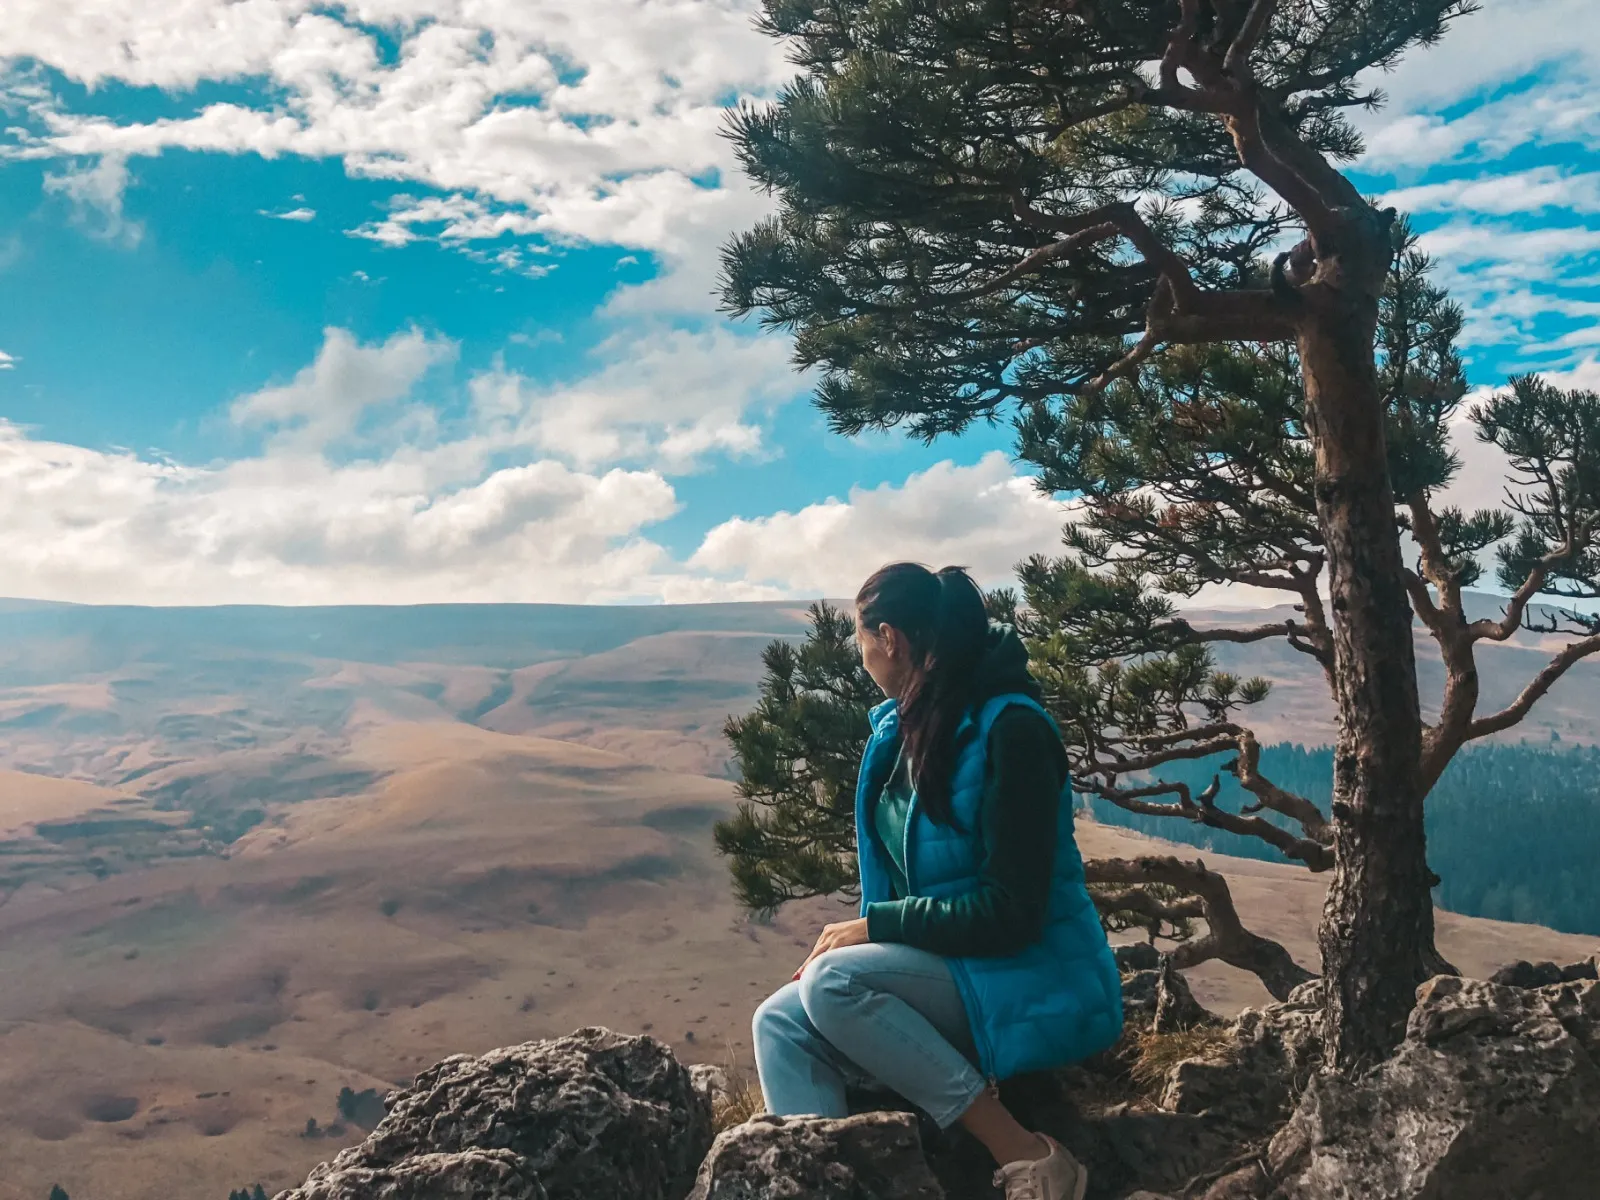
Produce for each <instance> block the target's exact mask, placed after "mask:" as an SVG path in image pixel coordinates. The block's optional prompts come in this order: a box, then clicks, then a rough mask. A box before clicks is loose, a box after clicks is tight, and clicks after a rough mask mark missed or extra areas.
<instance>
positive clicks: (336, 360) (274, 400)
mask: <svg viewBox="0 0 1600 1200" xmlns="http://www.w3.org/2000/svg"><path fill="white" fill-rule="evenodd" d="M454 354H455V345H454V343H452V342H449V341H447V340H444V339H436V338H429V337H428V336H427V335H426V334H424V333H423V332H422V331H421V330H418V329H410V330H407V331H406V332H404V333H397V334H395V335H394V336H393V337H391V338H390V339H389V340H388V341H387V342H384V343H383V344H382V345H377V346H363V345H361V344H359V343H358V342H357V341H356V340H355V338H353V337H352V336H351V335H350V334H349V333H348V332H346V331H345V330H343V329H329V330H327V331H326V333H325V335H324V341H323V344H322V349H321V350H319V351H318V353H317V357H316V361H314V362H313V363H312V364H311V365H310V366H309V367H306V368H305V369H304V370H302V371H300V372H299V373H298V374H297V375H296V376H295V377H294V379H293V380H291V381H290V382H289V383H286V384H283V385H281V386H278V387H269V388H263V389H262V390H261V391H258V392H254V393H252V394H251V395H248V396H243V397H241V398H240V399H238V400H236V401H235V402H234V403H233V406H232V408H231V410H230V415H231V417H232V419H233V420H234V421H235V422H236V423H237V424H239V425H243V426H263V425H269V426H272V427H274V429H275V430H276V433H275V436H276V438H277V439H278V440H280V441H283V442H292V443H295V444H299V445H304V446H310V447H322V446H326V445H327V444H328V443H330V442H332V441H335V440H337V439H338V438H341V437H345V436H348V435H349V434H351V433H353V432H354V431H355V430H356V427H357V426H358V425H359V424H360V422H361V420H362V418H363V417H364V416H365V415H366V414H367V413H368V412H369V411H370V410H372V409H375V408H378V407H380V406H383V405H389V404H393V403H395V402H396V401H399V400H402V399H404V398H405V397H406V396H408V395H410V393H411V390H412V388H414V387H415V386H416V385H417V383H418V381H420V380H421V378H422V377H423V375H424V374H426V373H427V371H428V370H429V369H430V368H432V367H434V366H436V365H438V364H439V363H441V362H445V361H447V360H448V359H450V358H451V357H452V356H453V355H454Z"/></svg>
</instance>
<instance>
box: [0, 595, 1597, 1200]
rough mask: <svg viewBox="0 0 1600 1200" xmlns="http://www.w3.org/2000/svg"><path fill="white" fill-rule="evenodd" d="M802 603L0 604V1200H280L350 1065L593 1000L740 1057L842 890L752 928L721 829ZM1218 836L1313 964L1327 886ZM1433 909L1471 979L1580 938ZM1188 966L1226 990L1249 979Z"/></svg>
mask: <svg viewBox="0 0 1600 1200" xmlns="http://www.w3.org/2000/svg"><path fill="white" fill-rule="evenodd" d="M804 617H805V614H804V611H803V609H802V608H799V607H796V606H790V605H749V606H742V605H722V606H705V607H689V608H656V609H592V610H586V609H549V610H545V609H536V608H516V607H513V606H507V607H506V608H504V609H501V608H489V609H483V610H479V609H476V608H460V609H453V610H449V611H435V610H426V609H423V610H417V609H393V610H386V609H372V610H273V609H263V610H209V609H208V610H140V609H110V610H102V609H73V608H70V607H67V606H55V605H28V604H22V603H16V602H13V603H10V604H7V605H5V606H3V607H0V1164H4V1167H3V1169H0V1200H43V1197H44V1196H45V1195H46V1194H47V1193H48V1191H49V1189H50V1187H51V1186H52V1185H53V1184H57V1183H59V1184H61V1185H62V1186H63V1187H65V1188H66V1190H67V1191H68V1192H69V1193H70V1194H71V1195H72V1197H73V1200H158V1198H159V1200H223V1198H224V1197H226V1196H227V1194H228V1193H229V1191H231V1190H232V1189H235V1188H238V1187H242V1186H250V1185H253V1184H255V1183H257V1182H260V1183H262V1184H263V1185H264V1186H265V1188H266V1190H267V1191H268V1192H269V1193H270V1192H272V1191H274V1190H275V1189H277V1188H279V1187H282V1186H286V1185H287V1184H289V1183H290V1182H291V1181H294V1180H298V1179H299V1178H301V1177H303V1175H304V1172H305V1170H306V1169H307V1168H308V1167H309V1166H310V1165H311V1164H313V1163H315V1162H317V1161H320V1160H322V1159H325V1158H328V1157H331V1155H332V1154H333V1153H334V1152H336V1150H337V1149H338V1148H339V1147H340V1146H341V1145H344V1144H348V1143H351V1142H354V1141H356V1140H359V1138H360V1137H361V1136H362V1130H361V1127H360V1123H359V1122H361V1121H368V1122H370V1119H371V1118H370V1112H371V1109H370V1105H367V1106H365V1107H361V1106H356V1107H355V1108H352V1109H351V1111H353V1112H354V1113H355V1116H353V1117H352V1116H350V1115H348V1114H342V1113H341V1111H340V1104H339V1097H340V1094H341V1091H342V1090H344V1089H349V1092H350V1094H352V1095H361V1094H365V1093H368V1092H369V1091H370V1092H376V1093H379V1094H381V1093H382V1092H383V1091H384V1090H385V1089H386V1088H388V1087H390V1086H392V1085H394V1084H396V1083H400V1082H403V1081H405V1080H408V1079H409V1078H410V1077H411V1076H412V1075H413V1074H415V1072H416V1071H418V1070H419V1069H421V1068H422V1067H423V1066H426V1065H428V1064H431V1063H433V1062H435V1061H437V1060H438V1059H440V1058H442V1057H445V1056H447V1055H450V1054H453V1053H476V1052H481V1051H484V1050H486V1049H489V1048H491V1047H493V1046H496V1045H503V1044H506V1043H510V1042H516V1041H520V1040H525V1039H530V1038H539V1037H546V1036H552V1035H556V1034H560V1033H565V1032H567V1031H569V1030H571V1029H573V1028H576V1027H578V1026H581V1025H585V1024H606V1025H612V1026H614V1027H616V1028H619V1029H624V1030H629V1031H649V1032H651V1033H653V1034H654V1035H656V1036H658V1037H660V1038H662V1039H663V1040H664V1041H666V1042H668V1043H669V1044H670V1045H671V1046H672V1047H673V1049H674V1050H675V1051H676V1052H677V1053H678V1054H679V1055H680V1056H682V1057H684V1058H686V1059H690V1060H708V1061H718V1062H721V1061H729V1060H731V1061H733V1062H735V1063H742V1062H745V1061H747V1060H748V1053H749V1044H748V1022H749V1017H750V1013H751V1011H752V1009H753V1008H754V1006H755V1004H756V1003H757V1002H758V1001H759V1000H760V998H761V997H763V996H764V995H765V994H767V993H768V992H769V991H770V990H772V989H773V988H774V987H776V986H778V985H779V984H781V983H782V982H783V981H785V980H786V979H787V978H788V976H789V973H790V972H791V971H792V970H793V967H794V965H795V964H796V963H797V962H798V961H799V960H800V959H801V958H802V957H803V956H804V954H805V952H806V950H807V949H808V948H809V945H810V942H811V940H812V937H813V936H814V934H815V931H816V929H817V928H818V927H819V926H820V924H821V923H823V922H824V921H826V920H829V919H834V918H835V915H836V914H838V913H840V912H841V911H843V910H842V909H841V907H840V906H839V905H838V904H837V903H835V902H832V901H826V900H816V901H811V902H807V903H806V904H801V905H794V906H791V907H790V908H788V909H786V910H784V911H783V912H782V913H780V914H779V915H778V917H777V918H775V919H774V920H773V921H771V922H770V923H761V922H756V921H752V920H751V919H749V918H748V917H747V916H745V915H744V914H742V913H741V912H740V911H739V910H738V909H737V907H736V906H735V905H734V903H733V901H732V899H731V897H730V895H729V888H728V885H727V881H726V870H725V867H724V866H723V864H722V863H721V862H720V861H719V860H718V858H717V857H716V855H715V854H714V852H713V850H712V847H711V839H710V828H711V825H712V824H713V822H714V821H715V820H717V819H719V818H720V817H721V816H723V815H725V814H727V813H728V812H730V811H731V810H732V807H733V804H734V792H733V787H732V784H731V782H730V780H729V779H728V770H727V765H726V754H725V751H724V750H723V747H722V741H721V725H722V722H723V720H724V719H725V717H726V716H727V715H728V714H729V713H732V712H739V711H743V710H744V709H746V708H748V707H749V706H750V704H751V703H753V701H754V699H755V695H756V688H757V684H758V681H759V678H760V670H761V666H760V650H761V648H762V646H764V645H765V644H766V642H767V641H768V640H770V639H771V638H773V637H780V636H798V635H800V634H801V633H802V632H803V630H804ZM1538 652H1539V651H1538V648H1537V647H1534V646H1522V647H1510V648H1507V649H1506V650H1504V651H1497V653H1503V654H1505V655H1507V656H1509V655H1513V654H1516V655H1523V656H1527V657H1529V658H1532V657H1533V655H1535V654H1537V653H1538ZM1508 661H1509V660H1508ZM1520 661H1521V660H1520V659H1519V660H1517V663H1518V669H1519V670H1520ZM1291 665H1294V666H1298V664H1291ZM1256 669H1263V670H1266V669H1270V670H1273V671H1274V672H1275V671H1277V670H1278V667H1277V664H1268V665H1267V666H1265V667H1261V668H1256ZM1301 669H1303V668H1301ZM1502 674H1503V675H1505V676H1507V677H1509V675H1510V672H1509V671H1506V672H1502ZM1316 683H1320V680H1318V679H1315V678H1312V679H1309V680H1305V681H1302V680H1300V679H1298V678H1297V677H1294V676H1292V675H1291V677H1290V681H1289V686H1286V687H1284V688H1283V689H1280V692H1279V695H1278V697H1275V698H1274V700H1273V701H1271V702H1269V706H1276V707H1273V708H1271V711H1270V712H1268V713H1267V714H1266V715H1267V717H1268V720H1269V721H1271V722H1274V723H1275V724H1273V725H1272V726H1271V727H1270V728H1271V729H1273V730H1277V731H1280V732H1285V731H1289V730H1293V731H1294V736H1296V737H1298V738H1300V739H1302V740H1307V741H1311V740H1314V739H1315V740H1325V739H1324V738H1322V736H1321V734H1320V733H1319V729H1325V728H1326V725H1325V722H1326V712H1325V708H1324V709H1323V710H1322V713H1323V715H1322V716H1320V717H1319V716H1318V710H1317V707H1316V703H1315V691H1314V688H1313V687H1312V686H1311V685H1312V684H1316ZM1494 686H1496V687H1498V686H1501V684H1500V682H1499V681H1497V682H1496V683H1495V684H1494ZM1507 686H1509V684H1507ZM1562 686H1563V688H1565V689H1567V691H1566V693H1562V692H1561V691H1559V690H1558V692H1557V693H1556V694H1554V695H1553V696H1552V697H1551V703H1550V704H1549V707H1548V708H1547V709H1546V710H1545V711H1546V712H1547V714H1550V719H1551V720H1552V721H1554V722H1557V723H1559V726H1560V728H1561V730H1562V736H1563V737H1564V738H1570V739H1572V740H1577V741H1585V740H1589V741H1593V740H1600V737H1597V736H1596V734H1597V733H1600V730H1597V729H1596V728H1594V727H1593V726H1591V725H1589V724H1587V723H1586V722H1587V721H1589V720H1590V718H1589V717H1587V715H1586V709H1588V708H1590V707H1591V706H1590V705H1587V704H1586V703H1585V699H1586V697H1589V696H1593V695H1594V694H1596V689H1595V688H1594V687H1593V686H1592V681H1590V680H1589V679H1588V677H1587V676H1582V675H1578V674H1577V673H1575V676H1574V679H1572V680H1570V681H1567V682H1566V683H1564V684H1563V685H1562ZM1319 720H1321V721H1323V722H1324V725H1322V726H1320V727H1319V725H1318V721H1319ZM1264 736H1269V737H1270V736H1274V734H1273V733H1271V732H1268V733H1266V734H1265V735H1264ZM1528 736H1530V737H1538V736H1540V734H1539V733H1538V732H1537V731H1535V732H1530V733H1529V734H1528ZM1545 736H1548V734H1547V733H1546V734H1545ZM1080 841H1081V843H1082V846H1083V849H1084V852H1085V854H1086V855H1091V856H1107V855H1123V856H1127V855H1134V854H1139V853H1147V852H1151V851H1153V850H1155V851H1161V850H1164V849H1166V848H1164V847H1162V846H1161V844H1160V843H1155V842H1152V841H1150V840H1148V839H1145V838H1141V837H1140V836H1139V835H1137V834H1133V833H1129V832H1127V831H1123V830H1117V829H1111V828H1109V827H1105V826H1099V825H1096V824H1094V823H1093V822H1088V821H1085V822H1082V823H1081V824H1080ZM1182 852H1183V853H1193V852H1192V851H1182ZM1206 861H1207V863H1208V865H1210V866H1212V867H1214V868H1216V869H1220V870H1223V871H1225V872H1226V873H1228V874H1229V876H1230V878H1231V879H1232V880H1233V886H1234V889H1235V893H1236V896H1237V898H1238V902H1239V907H1240V910H1241V912H1242V914H1243V915H1244V917H1245V920H1246V921H1247V922H1248V923H1249V924H1251V925H1252V926H1253V927H1255V928H1257V929H1258V930H1259V931H1260V932H1262V933H1264V934H1266V935H1268V936H1271V937H1274V938H1277V939H1279V940H1281V941H1283V942H1284V943H1285V944H1286V945H1287V946H1288V947H1289V948H1290V949H1291V951H1292V952H1293V953H1294V954H1295V955H1296V957H1297V958H1299V959H1300V961H1302V962H1305V963H1308V964H1309V963H1314V961H1315V957H1314V940H1313V937H1314V929H1315V923H1316V918H1317V913H1318V910H1319V907H1320V903H1321V889H1322V886H1323V884H1322V882H1321V881H1319V880H1318V879H1316V878H1314V877H1312V876H1310V875H1308V874H1305V873H1303V872H1301V871H1299V870H1296V869H1294V868H1291V867H1287V866H1280V865H1276V864H1271V863H1263V862H1253V861H1244V860H1228V859H1224V858H1220V857H1218V856H1213V855H1210V854H1208V855H1206ZM1440 922H1441V943H1442V946H1443V948H1444V950H1445V952H1446V953H1447V954H1448V955H1449V956H1451V957H1452V958H1453V959H1454V960H1455V961H1456V962H1458V963H1459V964H1460V965H1461V966H1462V967H1463V969H1465V970H1467V971H1469V972H1476V973H1484V972H1487V971H1489V970H1492V969H1493V968H1494V967H1495V966H1498V965H1500V964H1501V963H1503V962H1505V961H1509V960H1511V959H1514V958H1520V957H1530V958H1553V959H1558V960H1562V961H1567V960H1572V959H1576V958H1579V957H1582V956H1584V955H1587V954H1589V953H1591V952H1592V951H1593V948H1594V947H1593V939H1591V938H1583V937H1575V936H1566V935H1560V934H1555V933H1551V932H1550V931H1547V930H1542V929H1538V928H1535V927H1529V926H1519V925H1510V924H1502V923H1498V922H1490V921H1481V920H1474V919H1470V918H1464V917H1458V916H1454V915H1452V914H1440ZM1192 981H1193V983H1194V986H1195V990H1196V992H1197V994H1198V995H1199V996H1200V998H1201V999H1202V1000H1203V1001H1205V1002H1206V1003H1208V1004H1210V1005H1212V1006H1213V1007H1214V1008H1216V1009H1217V1010H1219V1011H1234V1010H1237V1009H1238V1008H1239V1007H1241V1006H1243V1005H1245V1004H1255V1003H1260V1002H1262V1001H1263V1000H1264V999H1265V993H1264V992H1263V991H1262V990H1261V989H1260V987H1259V985H1258V984H1257V983H1256V982H1255V980H1254V979H1253V978H1252V977H1248V976H1244V975H1241V974H1240V973H1238V972H1235V971H1233V970H1231V969H1229V968H1226V967H1216V966H1208V967H1206V968H1202V969H1200V970H1197V971H1196V972H1194V973H1193V979H1192ZM347 1107H350V1106H347Z"/></svg>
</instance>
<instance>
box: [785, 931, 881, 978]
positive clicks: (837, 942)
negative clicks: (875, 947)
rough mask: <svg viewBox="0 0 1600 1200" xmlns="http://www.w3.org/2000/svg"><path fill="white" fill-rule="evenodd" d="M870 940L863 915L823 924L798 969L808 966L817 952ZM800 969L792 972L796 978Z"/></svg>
mask: <svg viewBox="0 0 1600 1200" xmlns="http://www.w3.org/2000/svg"><path fill="white" fill-rule="evenodd" d="M871 940H872V939H871V938H869V937H868V936H867V919H866V918H865V917H857V918H856V919H855V920H854V921H840V922H839V923H838V924H836V925H824V926H823V927H822V936H821V937H819V938H817V944H816V945H815V946H813V947H812V948H811V953H810V954H808V955H806V961H805V962H803V963H801V964H800V971H804V970H805V969H806V968H807V967H808V966H810V965H811V960H812V959H813V958H815V957H816V956H817V955H819V954H826V953H827V952H828V951H829V950H837V949H838V948H839V947H840V946H865V945H866V944H867V943H868V942H870V941H871ZM800 971H796V972H795V973H794V977H795V978H796V979H799V978H800Z"/></svg>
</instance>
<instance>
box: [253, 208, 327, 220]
mask: <svg viewBox="0 0 1600 1200" xmlns="http://www.w3.org/2000/svg"><path fill="white" fill-rule="evenodd" d="M260 212H261V215H262V216H263V217H271V218H272V219H273V220H275V221H315V220H316V219H317V210H316V209H314V208H306V207H304V206H303V205H302V206H301V207H299V208H291V209H289V210H287V211H286V212H268V211H267V210H266V209H264V208H263V209H261V210H260Z"/></svg>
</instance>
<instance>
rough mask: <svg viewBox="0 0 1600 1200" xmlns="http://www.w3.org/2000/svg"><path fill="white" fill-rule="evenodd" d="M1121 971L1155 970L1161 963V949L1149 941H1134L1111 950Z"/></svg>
mask: <svg viewBox="0 0 1600 1200" xmlns="http://www.w3.org/2000/svg"><path fill="white" fill-rule="evenodd" d="M1111 953H1112V954H1113V956H1115V958H1116V960H1117V969H1118V970H1120V971H1154V970H1155V969H1156V968H1157V967H1159V966H1160V965H1161V951H1159V950H1157V949H1156V948H1155V947H1154V946H1152V945H1151V944H1150V943H1149V942H1132V943H1130V944H1128V945H1126V946H1118V947H1117V948H1116V949H1115V950H1113V951H1112V952H1111Z"/></svg>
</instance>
